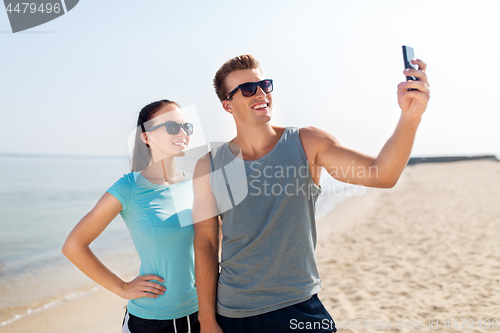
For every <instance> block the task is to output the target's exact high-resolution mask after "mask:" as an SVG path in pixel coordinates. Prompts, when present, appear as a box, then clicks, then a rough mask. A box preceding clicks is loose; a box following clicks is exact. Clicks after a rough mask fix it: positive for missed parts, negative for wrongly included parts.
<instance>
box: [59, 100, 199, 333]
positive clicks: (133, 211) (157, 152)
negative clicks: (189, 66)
mask: <svg viewBox="0 0 500 333" xmlns="http://www.w3.org/2000/svg"><path fill="white" fill-rule="evenodd" d="M192 133H193V125H192V124H189V123H187V122H186V121H185V119H184V115H183V113H182V111H181V110H180V108H179V106H178V105H177V104H176V103H175V102H172V101H169V100H161V101H158V102H154V103H151V104H149V105H147V106H145V107H144V108H143V109H142V110H141V112H140V113H139V119H138V121H137V133H136V140H135V147H134V156H133V161H132V171H133V172H132V173H129V174H127V175H125V176H123V177H122V178H121V179H119V180H118V181H117V182H116V183H115V184H114V185H113V186H111V188H109V189H108V191H107V192H106V193H105V194H104V195H103V196H102V197H101V199H100V200H99V201H98V202H97V204H96V206H95V207H94V208H93V209H92V210H91V211H90V212H89V213H88V214H87V215H86V216H85V217H84V218H83V219H82V220H81V221H80V222H79V223H78V224H77V225H76V227H75V228H74V229H73V231H72V232H71V233H70V234H69V236H68V238H67V239H66V242H65V244H64V246H63V254H64V255H65V256H66V257H67V258H68V259H69V260H71V262H73V263H74V264H75V265H76V266H77V267H78V268H79V269H80V270H81V271H82V272H83V273H85V274H86V275H87V276H88V277H90V278H91V279H92V280H94V281H95V282H97V283H98V284H100V285H101V286H103V287H104V288H106V289H108V290H110V291H111V292H113V293H115V294H117V295H118V296H120V297H123V298H125V299H129V300H130V301H129V302H128V306H127V312H126V314H125V319H124V323H123V332H124V333H128V332H130V333H142V332H148V333H149V332H174V333H177V332H179V333H180V332H199V323H198V317H197V311H198V300H197V296H196V288H195V285H194V251H193V237H194V229H193V225H192V218H191V207H192V202H193V193H192V185H191V181H190V180H191V179H190V178H189V177H190V175H189V174H185V173H184V172H183V171H182V170H180V169H178V168H176V166H175V157H176V156H183V155H184V154H185V150H186V149H187V146H188V143H189V135H191V134H192ZM139 171H140V172H139ZM118 214H120V215H121V216H122V218H123V220H124V221H125V223H126V225H127V227H128V228H129V231H130V234H131V236H132V240H133V241H134V245H135V248H136V250H137V252H138V253H139V257H140V259H141V269H140V275H139V276H137V277H136V278H135V279H134V280H132V281H130V282H125V281H123V280H122V279H120V278H119V277H118V276H116V275H115V274H113V272H111V271H110V270H109V269H108V268H106V266H104V265H103V264H102V263H101V261H99V259H98V258H97V257H96V256H95V255H94V253H93V252H92V251H91V250H90V248H89V245H90V244H91V243H92V242H93V241H94V239H95V238H96V237H97V236H99V235H100V234H101V232H102V231H103V230H104V229H105V228H106V227H107V226H108V224H109V223H110V222H111V221H112V220H113V219H114V218H115V217H116V216H117V215H118Z"/></svg>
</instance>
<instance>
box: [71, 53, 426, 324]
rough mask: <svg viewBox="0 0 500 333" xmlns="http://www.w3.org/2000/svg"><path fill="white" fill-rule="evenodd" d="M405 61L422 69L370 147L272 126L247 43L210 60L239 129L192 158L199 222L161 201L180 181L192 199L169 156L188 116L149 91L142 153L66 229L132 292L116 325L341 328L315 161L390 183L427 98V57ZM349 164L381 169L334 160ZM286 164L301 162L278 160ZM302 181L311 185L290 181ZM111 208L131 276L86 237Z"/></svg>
mask: <svg viewBox="0 0 500 333" xmlns="http://www.w3.org/2000/svg"><path fill="white" fill-rule="evenodd" d="M412 62H413V63H414V64H416V65H418V66H419V69H418V70H415V69H410V70H409V71H405V73H404V74H405V75H407V76H414V77H417V78H418V79H419V81H407V82H402V83H400V84H399V85H398V93H397V96H398V103H399V106H400V108H401V117H400V121H399V123H398V125H397V128H396V130H395V132H394V134H393V135H392V137H391V138H390V139H389V140H388V142H387V143H386V145H385V146H384V147H383V148H382V150H381V152H380V153H379V155H378V157H376V158H373V157H370V156H367V155H364V154H361V153H359V152H356V151H354V150H352V149H349V148H346V147H344V146H342V145H341V144H340V143H339V142H338V141H337V140H336V139H335V138H334V137H333V136H331V135H330V134H328V133H326V132H324V131H322V130H320V129H317V128H313V127H308V128H301V129H297V128H290V127H286V128H282V127H276V126H273V125H271V124H270V119H271V110H272V94H271V92H272V91H273V82H272V80H270V79H265V78H264V77H263V74H262V71H261V70H260V68H259V64H258V62H257V60H256V59H255V58H253V57H252V56H250V55H243V56H239V57H236V58H233V59H230V60H229V61H227V62H226V63H225V64H224V65H223V66H222V67H221V68H220V69H219V70H218V72H217V74H216V76H215V79H214V86H215V90H216V93H217V96H218V97H219V99H220V100H221V102H222V106H223V108H224V110H225V111H226V112H228V113H230V114H231V115H232V116H233V118H234V121H235V123H236V127H237V136H236V137H235V138H234V139H233V140H231V141H230V143H229V144H224V145H222V146H221V147H218V148H217V149H213V150H212V151H211V152H210V153H209V154H207V155H206V156H204V157H202V158H201V159H200V160H199V161H198V162H197V165H196V168H195V171H194V174H193V189H194V202H193V204H192V217H193V221H194V226H193V225H189V226H185V227H181V226H180V223H179V220H178V218H177V217H176V214H175V210H173V209H172V208H171V207H170V206H171V205H172V198H171V196H170V192H171V191H172V190H173V189H172V187H177V188H178V189H181V190H180V191H179V193H185V194H184V195H185V197H184V198H185V201H186V205H185V209H188V208H189V207H190V206H189V205H190V204H191V202H190V200H193V197H192V196H191V195H192V194H191V192H190V191H191V189H190V188H187V186H185V185H186V179H187V178H188V177H189V175H188V174H185V173H183V172H182V171H181V170H178V169H177V168H176V167H175V159H174V156H180V155H182V153H183V151H184V150H185V149H186V146H187V144H188V143H189V135H190V134H191V133H192V130H193V128H192V126H191V125H190V124H189V123H187V122H186V121H185V119H184V118H183V115H182V112H181V111H180V109H179V108H178V106H177V105H176V104H175V103H173V102H169V101H162V102H157V103H153V104H151V105H149V106H147V107H146V108H145V109H148V110H150V111H149V112H145V111H144V109H143V111H141V114H140V115H139V121H138V135H137V137H136V145H137V142H138V141H139V142H143V143H145V144H146V145H147V152H148V153H149V155H147V156H148V159H147V163H145V164H144V165H143V166H142V167H138V168H137V169H135V170H134V171H141V172H140V173H139V172H134V173H131V174H129V175H126V176H124V177H123V178H122V179H120V180H119V181H118V182H117V183H116V184H115V185H113V186H112V187H111V188H110V189H109V190H108V192H107V193H105V194H104V196H103V197H102V198H101V200H100V201H99V202H98V203H97V205H96V206H95V208H94V209H93V210H92V211H91V212H90V213H89V214H88V215H87V216H85V217H84V218H83V219H82V220H81V221H80V223H79V224H78V225H77V226H76V227H75V229H74V230H73V231H72V233H71V234H70V236H69V237H68V239H67V241H66V243H65V245H64V249H63V252H64V254H65V255H66V256H67V257H68V258H69V259H70V260H71V261H72V262H73V263H75V265H76V266H78V267H79V268H80V269H81V270H82V271H83V272H84V273H85V274H87V275H88V276H89V277H90V278H92V279H93V280H94V281H96V282H97V283H99V284H101V285H102V286H104V287H105V288H107V289H109V290H111V291H112V292H114V293H116V294H117V295H119V296H121V297H124V298H128V299H131V301H129V304H128V308H127V313H126V315H125V320H124V327H123V331H124V332H190V331H191V332H195V331H200V329H201V332H203V333H208V332H225V333H233V332H234V333H236V332H238V333H239V332H273V333H275V332H288V331H293V330H294V329H293V326H292V325H291V323H292V322H293V323H295V324H296V325H295V327H297V326H299V327H300V326H301V325H300V323H302V325H303V326H306V325H307V326H306V327H312V328H313V329H310V330H307V331H309V332H334V331H336V329H335V326H334V323H333V320H332V318H331V317H330V315H329V314H328V312H327V311H326V309H325V308H324V307H323V305H322V304H321V302H320V300H319V299H318V297H317V295H316V294H317V293H318V292H319V290H320V279H319V274H318V270H317V267H316V262H315V257H314V249H315V245H316V228H315V219H314V211H315V203H316V199H317V197H318V195H319V193H320V192H321V188H320V187H319V178H320V170H321V168H322V167H323V168H325V169H326V171H327V172H329V173H330V174H331V175H332V176H333V177H335V178H336V179H338V180H340V181H344V182H349V183H354V184H360V185H364V186H370V187H379V188H387V187H392V186H394V184H395V183H396V182H397V180H398V178H399V176H400V174H401V172H402V171H403V169H404V167H405V166H406V163H407V161H408V158H409V155H410V152H411V148H412V145H413V141H414V138H415V133H416V130H417V128H418V125H419V123H420V120H421V116H422V114H423V112H424V111H425V109H426V107H427V102H428V99H429V88H428V81H427V77H426V74H425V72H424V71H425V69H426V65H425V63H424V62H422V61H421V60H412ZM410 88H412V89H416V90H412V91H409V90H408V89H410ZM304 89H305V88H304ZM146 111H147V110H146ZM143 112H145V114H143ZM148 121H149V122H150V123H148ZM164 127H165V129H164ZM236 156H239V157H240V158H239V159H238V158H237V157H236ZM135 157H136V156H135V153H134V161H135ZM234 160H239V161H241V163H243V165H244V172H245V173H246V174H245V175H244V178H246V179H244V181H245V184H248V187H246V186H245V188H246V189H248V193H246V195H245V197H244V199H242V200H235V197H237V196H238V194H239V193H238V190H239V188H236V187H233V186H232V185H234V182H231V181H229V182H228V179H233V180H234V177H232V175H231V174H230V171H229V173H228V170H230V168H226V167H227V166H228V165H229V164H231V162H232V161H234ZM353 166H354V167H357V168H359V167H361V168H366V170H368V169H369V168H372V169H373V168H375V170H376V172H375V173H373V174H372V173H371V172H370V173H364V174H363V173H358V174H357V175H354V174H351V173H337V172H336V171H337V170H338V169H339V168H345V169H347V168H349V167H353ZM288 167H293V168H295V170H304V169H305V170H307V173H306V174H303V173H300V171H299V173H297V172H293V170H292V172H283V170H284V169H286V170H287V171H289V169H290V168H288ZM221 170H226V172H224V171H223V172H218V171H221ZM280 170H281V172H280ZM245 176H246V177H245ZM183 186H184V187H186V188H185V189H184V190H182V188H183ZM290 186H291V187H290ZM294 186H295V187H294ZM304 186H305V188H306V189H307V193H305V192H301V191H299V190H298V189H299V188H303V187H304ZM269 189H280V191H278V192H276V191H272V190H271V191H269ZM266 190H267V192H266ZM288 190H290V191H288ZM289 193H293V195H289ZM228 201H229V208H227V202H228ZM176 206H177V202H176ZM222 206H225V207H226V208H224V207H222ZM176 208H178V207H176ZM118 213H120V214H121V215H122V217H123V218H124V220H125V221H126V223H127V226H128V227H129V229H130V231H131V235H132V238H133V239H134V244H135V246H136V248H137V250H138V252H139V255H140V258H141V272H140V274H141V275H139V276H138V277H137V278H136V279H134V280H133V281H131V282H124V281H122V280H121V279H120V278H118V277H117V276H115V275H114V274H113V273H112V272H110V271H109V270H108V269H107V268H106V267H105V266H104V265H103V264H102V263H101V262H100V261H99V260H98V259H97V258H96V257H95V256H94V255H93V253H92V252H91V251H90V249H89V247H88V245H89V244H90V243H91V242H92V241H93V240H94V239H95V238H96V237H97V236H98V235H99V234H100V233H101V232H102V231H103V230H104V229H105V228H106V226H107V225H108V224H109V222H110V221H111V220H112V219H113V218H114V217H115V216H116V215H117V214H118ZM219 219H220V220H221V222H222V223H221V224H220V223H219ZM219 225H221V227H220V229H221V233H222V240H221V244H222V252H221V261H220V263H219V257H218V256H219ZM193 241H194V254H195V256H194V257H195V268H196V269H193V268H194V267H193V265H194V261H193V260H194V259H193ZM219 267H220V273H219ZM193 271H194V272H195V274H194V273H193ZM194 275H195V276H196V289H195V285H194ZM198 304H199V312H197V311H198ZM200 324H201V328H200ZM326 324H327V325H326Z"/></svg>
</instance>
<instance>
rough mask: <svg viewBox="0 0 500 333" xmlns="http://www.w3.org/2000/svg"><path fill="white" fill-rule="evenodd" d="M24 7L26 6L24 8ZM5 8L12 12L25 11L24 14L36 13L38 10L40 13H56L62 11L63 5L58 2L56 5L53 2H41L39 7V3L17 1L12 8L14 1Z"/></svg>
mask: <svg viewBox="0 0 500 333" xmlns="http://www.w3.org/2000/svg"><path fill="white" fill-rule="evenodd" d="M23 7H24V8H23ZM5 10H6V11H7V12H8V13H9V14H10V13H12V12H16V13H19V14H21V13H23V14H26V13H31V14H34V13H36V12H39V13H48V14H50V13H52V12H54V13H56V14H58V13H59V12H61V5H60V4H58V3H56V4H54V5H52V4H51V3H45V4H44V3H41V4H40V6H38V7H37V4H36V3H30V2H23V3H21V4H20V3H17V4H16V6H15V7H14V8H12V3H9V4H8V5H7V7H5Z"/></svg>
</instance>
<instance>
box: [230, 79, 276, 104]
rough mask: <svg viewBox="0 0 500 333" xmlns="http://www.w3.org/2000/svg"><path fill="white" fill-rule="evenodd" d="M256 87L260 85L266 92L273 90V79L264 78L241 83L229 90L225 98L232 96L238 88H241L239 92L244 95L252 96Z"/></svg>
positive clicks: (255, 91)
mask: <svg viewBox="0 0 500 333" xmlns="http://www.w3.org/2000/svg"><path fill="white" fill-rule="evenodd" d="M257 87H261V88H262V91H264V92H265V93H266V94H268V93H270V92H272V91H273V80H271V79H266V80H262V81H259V82H246V83H242V84H240V85H239V86H237V87H236V88H234V89H233V90H231V92H230V93H229V94H228V95H227V96H226V98H225V100H228V99H231V98H233V95H234V94H235V93H236V92H237V91H238V89H241V94H242V95H243V96H245V97H250V96H253V95H255V94H256V93H257Z"/></svg>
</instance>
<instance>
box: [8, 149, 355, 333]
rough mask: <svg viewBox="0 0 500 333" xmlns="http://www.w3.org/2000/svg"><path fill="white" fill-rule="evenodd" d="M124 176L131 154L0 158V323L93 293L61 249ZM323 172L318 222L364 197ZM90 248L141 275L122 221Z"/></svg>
mask: <svg viewBox="0 0 500 333" xmlns="http://www.w3.org/2000/svg"><path fill="white" fill-rule="evenodd" d="M129 172H130V162H129V159H128V157H93V156H45V155H9V154H3V155H2V154H0V326H5V325H8V324H10V323H12V322H13V321H16V320H18V319H21V318H23V317H25V316H28V315H30V314H32V313H35V312H40V311H45V310H47V309H49V308H51V307H52V306H55V305H57V304H60V303H61V302H68V301H71V300H73V299H76V298H78V297H81V296H82V295H85V294H86V293H90V292H92V291H94V290H96V284H95V283H94V282H93V281H92V280H90V279H89V278H88V277H86V276H85V275H84V274H83V273H82V272H80V271H79V270H78V269H77V268H76V267H75V266H74V265H73V264H71V263H70V262H69V261H68V260H67V259H66V258H65V257H64V256H63V255H62V253H61V248H62V245H63V243H64V241H65V239H66V237H67V236H68V234H69V233H70V231H71V230H72V229H73V227H74V226H75V225H76V224H77V223H78V221H79V220H80V219H81V218H82V217H83V216H85V214H87V213H88V212H89V211H90V210H91V209H92V207H94V205H95V204H96V202H97V201H98V200H99V198H100V197H101V196H102V195H103V194H104V193H105V191H106V190H107V189H108V188H109V187H110V186H111V185H113V184H114V182H115V181H117V180H118V179H119V178H120V177H122V176H123V175H124V174H127V173H129ZM325 174H326V173H325V172H323V175H322V178H321V186H322V188H323V193H322V194H321V195H320V197H319V199H318V203H317V206H316V209H317V210H316V218H317V220H319V219H321V217H323V216H325V215H326V214H327V213H328V212H329V211H330V210H332V209H333V208H334V207H335V205H336V204H337V203H339V202H341V201H343V200H345V199H346V198H348V197H350V196H354V195H361V194H363V193H364V188H362V187H359V186H354V185H348V184H344V183H340V182H338V181H336V180H334V179H333V178H331V177H330V176H326V175H325ZM90 247H91V249H92V250H93V252H94V253H96V255H97V256H98V257H99V259H100V260H101V261H102V262H104V264H105V265H106V266H108V267H109V268H110V269H111V270H112V271H113V272H115V274H117V275H118V276H121V277H122V278H124V279H127V278H131V277H133V276H135V275H137V274H138V272H139V265H140V261H139V258H138V255H137V253H136V252H135V249H134V245H133V243H132V240H131V238H130V234H129V232H128V229H127V228H126V226H125V223H124V222H123V220H122V219H121V217H120V216H118V217H116V218H115V219H114V220H113V221H112V222H111V223H110V225H109V226H108V227H107V228H106V230H105V231H104V232H103V233H102V234H101V235H100V236H99V237H98V238H97V239H96V240H95V241H94V242H93V243H92V244H91V246H90ZM117 297H118V296H117Z"/></svg>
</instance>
